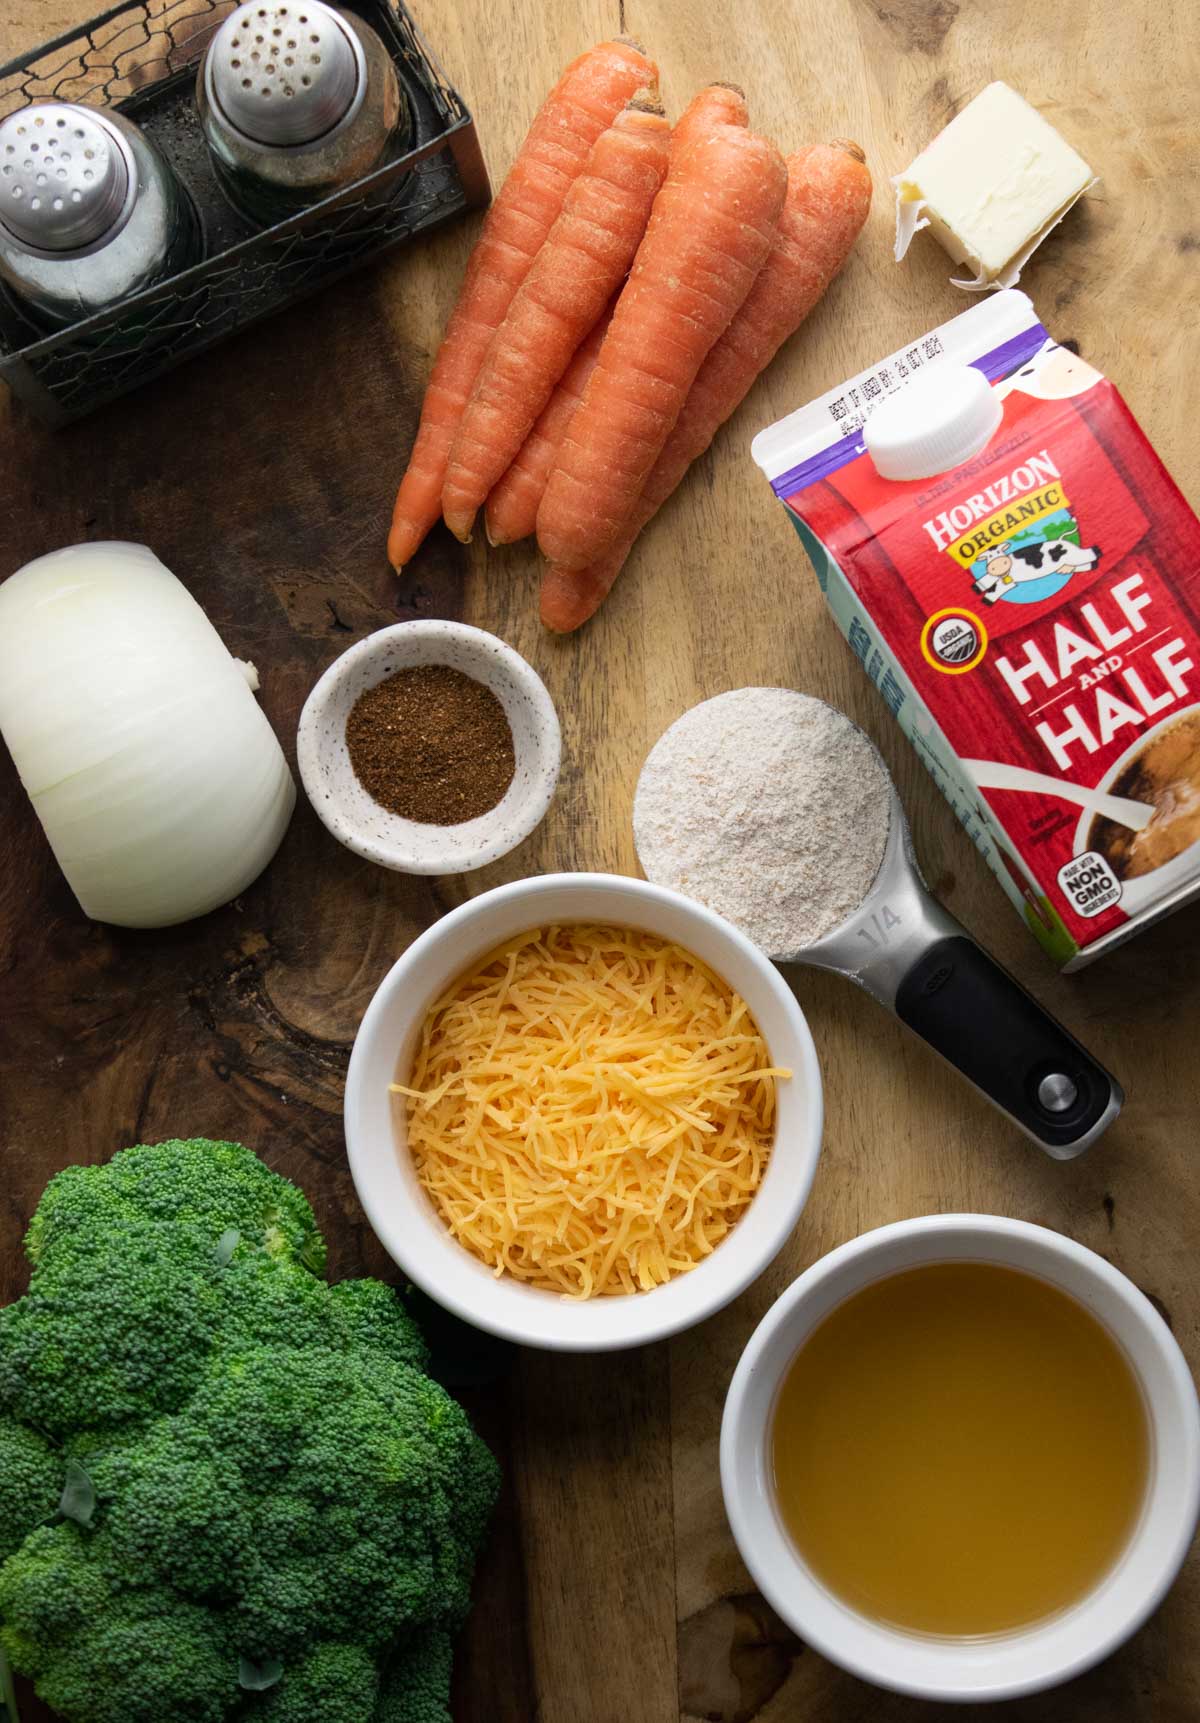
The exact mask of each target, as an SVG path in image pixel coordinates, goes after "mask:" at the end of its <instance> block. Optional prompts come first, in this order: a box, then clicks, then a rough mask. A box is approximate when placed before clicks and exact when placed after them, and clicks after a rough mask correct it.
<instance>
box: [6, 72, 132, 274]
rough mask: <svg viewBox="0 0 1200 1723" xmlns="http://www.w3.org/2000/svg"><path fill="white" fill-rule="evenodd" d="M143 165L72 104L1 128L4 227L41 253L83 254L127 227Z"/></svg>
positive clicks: (43, 109)
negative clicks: (79, 251) (88, 246)
mask: <svg viewBox="0 0 1200 1723" xmlns="http://www.w3.org/2000/svg"><path fill="white" fill-rule="evenodd" d="M136 190H137V163H136V162H135V161H134V158H133V154H132V152H131V151H130V149H129V146H128V145H127V144H126V142H125V139H124V138H123V137H122V136H121V134H120V132H119V131H117V129H116V127H115V126H110V125H109V124H108V122H107V121H106V120H105V119H104V118H103V117H102V116H101V115H99V114H97V113H96V112H95V111H94V110H93V109H91V108H83V107H78V106H76V105H75V104H74V103H71V102H35V103H34V104H33V105H32V106H31V107H28V108H21V109H19V110H18V111H17V112H16V113H15V114H10V115H9V116H8V118H7V119H6V120H4V121H3V122H0V221H2V222H3V224H4V226H5V227H6V228H8V230H9V232H10V233H11V234H12V235H13V236H14V238H16V239H18V240H19V241H20V242H21V243H22V244H23V245H27V246H29V247H31V248H32V249H33V250H35V251H54V252H58V251H77V250H78V249H79V248H80V247H82V246H86V245H94V244H95V242H96V241H97V240H99V239H103V238H104V237H105V236H106V235H113V234H115V233H116V232H118V231H119V230H120V228H121V227H122V226H123V225H124V222H125V219H126V218H127V217H128V214H129V211H130V209H131V208H132V205H133V194H134V193H135V192H136Z"/></svg>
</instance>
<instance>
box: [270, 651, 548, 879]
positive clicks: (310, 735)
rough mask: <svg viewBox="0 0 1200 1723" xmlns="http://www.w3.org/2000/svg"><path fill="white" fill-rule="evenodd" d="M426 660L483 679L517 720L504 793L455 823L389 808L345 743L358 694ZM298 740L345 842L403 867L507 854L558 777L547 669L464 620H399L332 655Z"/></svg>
mask: <svg viewBox="0 0 1200 1723" xmlns="http://www.w3.org/2000/svg"><path fill="white" fill-rule="evenodd" d="M420 664H448V665H450V666H451V667H452V668H453V669H455V670H461V671H462V672H463V674H464V675H465V676H471V677H473V678H474V679H475V681H476V682H482V683H483V685H484V687H485V688H490V689H491V691H492V693H493V694H494V695H495V696H496V698H497V699H498V700H499V702H500V704H501V705H502V706H503V708H504V715H505V717H506V718H507V719H508V722H509V725H510V727H511V729H512V734H513V745H514V748H515V750H516V757H517V769H516V771H515V772H514V774H513V781H512V783H511V784H510V785H509V787H508V789H507V791H506V792H505V795H504V797H503V799H502V800H501V801H500V802H498V803H497V804H496V806H495V807H494V808H492V809H490V810H489V811H488V812H487V813H486V814H480V816H479V818H478V819H474V820H464V821H463V823H462V824H461V825H457V826H434V825H425V824H423V823H421V822H419V821H417V820H406V819H403V818H402V817H401V816H400V815H399V814H389V813H388V811H387V809H386V808H381V807H380V805H379V803H378V802H377V801H375V800H374V798H373V797H371V796H369V795H368V794H367V792H366V790H364V789H363V787H362V785H361V784H360V783H359V781H358V779H357V778H356V777H355V775H354V768H353V767H352V766H351V764H350V755H349V753H348V751H347V748H346V720H347V718H348V717H349V716H350V711H351V708H352V707H353V705H354V702H355V701H356V700H357V699H358V697H359V695H360V694H362V693H365V691H366V690H367V689H368V688H374V687H375V685H376V683H379V682H382V681H383V680H384V679H385V678H386V677H388V676H391V675H392V674H393V673H394V672H395V671H397V670H408V669H412V668H414V667H415V666H416V665H420ZM296 747H297V756H298V763H299V766H300V777H301V780H302V781H303V784H304V788H305V791H306V792H307V795H308V799H309V801H310V802H311V803H312V805H313V807H314V808H315V809H316V810H317V813H318V814H319V816H320V818H321V820H322V822H323V823H324V824H325V825H326V826H327V827H328V828H329V830H330V831H331V832H332V833H333V835H334V837H335V838H337V839H338V841H339V842H340V843H343V844H345V845H346V847H347V849H352V850H354V852H355V853H356V854H357V855H360V856H365V857H366V858H367V860H368V861H373V862H378V863H379V865H380V866H381V867H390V868H395V869H396V870H397V872H399V873H428V874H441V873H470V872H471V871H472V869H474V868H480V867H486V866H487V864H488V863H489V862H494V861H496V860H498V859H499V857H500V856H502V855H507V854H508V852H509V850H511V849H515V848H516V846H517V845H518V844H519V843H520V842H521V841H522V839H524V838H527V837H528V836H529V834H530V832H531V831H532V830H533V829H534V827H535V826H536V825H537V824H538V822H539V820H541V818H542V816H543V815H544V814H545V812H546V809H547V808H548V807H549V806H550V799H551V797H552V796H553V795H554V786H555V785H556V784H557V782H558V765H559V759H560V756H561V753H562V737H561V734H560V732H559V727H558V714H557V713H556V712H555V710H554V703H553V701H552V700H551V699H550V696H549V694H548V693H547V692H546V689H545V686H544V684H543V682H542V680H541V678H540V677H539V676H538V674H537V673H536V671H535V670H533V668H532V667H531V666H530V665H529V664H527V663H526V662H525V660H524V659H523V658H522V657H521V655H520V653H518V652H514V651H513V649H512V647H511V646H506V645H505V644H504V642H503V640H498V639H497V638H496V636H495V635H494V634H485V633H484V631H483V629H482V628H468V627H467V625H466V624H465V623H462V622H398V623H396V624H395V625H394V626H393V627H391V628H381V629H380V630H379V631H378V633H376V634H369V635H368V636H367V638H366V639H365V640H360V641H359V642H358V645H357V646H352V647H350V649H349V651H348V652H343V653H342V655H341V657H340V658H336V659H335V660H334V661H333V663H332V664H331V665H330V666H329V668H328V670H326V672H325V674H324V675H323V676H322V677H321V679H320V681H319V682H318V683H317V684H316V686H315V687H314V688H313V691H312V693H311V694H310V695H309V697H308V699H307V700H306V701H305V702H304V710H303V711H302V712H301V714H300V730H299V734H298V736H297V742H296Z"/></svg>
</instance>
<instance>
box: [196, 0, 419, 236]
mask: <svg viewBox="0 0 1200 1723" xmlns="http://www.w3.org/2000/svg"><path fill="white" fill-rule="evenodd" d="M196 101H197V105H198V107H199V111H200V119H201V123H202V125H203V128H204V134H205V139H206V141H207V143H208V148H209V152H210V154H211V156H212V160H213V165H214V167H215V169H216V172H217V175H218V177H219V179H220V181H221V184H222V187H223V189H224V191H225V194H226V196H227V197H228V198H229V200H230V202H231V203H232V204H234V206H235V207H236V208H238V209H239V210H241V211H242V213H243V214H244V215H246V216H247V217H248V218H249V219H250V220H252V221H254V222H255V223H256V224H257V225H259V226H263V227H265V226H270V225H271V224H272V223H273V222H276V221H282V220H285V219H286V218H287V217H288V216H290V215H294V214H296V213H297V212H298V211H300V210H303V209H307V208H309V207H310V206H311V205H312V204H314V203H318V202H320V200H321V199H322V198H326V197H329V196H331V195H332V194H333V193H334V192H336V191H339V190H340V189H341V188H342V187H343V186H346V185H350V184H352V183H353V182H354V181H355V180H357V179H361V178H362V177H363V176H364V175H365V174H368V173H370V172H371V170H372V169H373V168H374V167H376V166H377V165H378V163H379V161H380V159H381V158H382V156H383V154H384V152H385V151H386V150H387V149H388V146H389V145H390V144H391V143H392V141H393V139H394V138H396V136H397V134H400V135H401V136H403V137H404V138H407V137H408V136H409V135H410V134H411V130H412V115H411V110H410V107H409V103H408V98H407V96H406V95H405V93H404V90H403V88H402V86H401V84H400V81H399V79H398V77H397V75H396V68H395V66H394V65H393V63H392V59H391V56H390V55H389V54H388V51H387V49H386V48H385V47H384V45H383V43H382V42H381V41H380V39H379V37H378V36H377V35H376V33H375V31H374V30H372V29H371V27H370V25H369V24H366V23H365V22H364V21H363V20H362V19H361V18H357V17H355V16H353V15H352V14H351V13H347V12H341V11H338V10H336V9H335V8H334V7H332V6H327V5H324V4H322V3H321V0H307V4H306V3H305V0H283V3H280V0H272V3H269V4H263V5H256V4H253V3H251V4H249V5H245V6H242V7H240V8H239V9H238V10H237V11H236V12H234V13H233V14H231V16H230V17H229V18H227V19H226V21H225V23H224V24H223V25H222V26H221V28H220V30H218V31H217V33H216V35H215V36H214V37H213V40H212V41H211V43H210V44H209V46H208V49H207V51H206V53H205V56H204V60H203V62H202V63H201V66H200V71H199V76H198V79H197V88H196Z"/></svg>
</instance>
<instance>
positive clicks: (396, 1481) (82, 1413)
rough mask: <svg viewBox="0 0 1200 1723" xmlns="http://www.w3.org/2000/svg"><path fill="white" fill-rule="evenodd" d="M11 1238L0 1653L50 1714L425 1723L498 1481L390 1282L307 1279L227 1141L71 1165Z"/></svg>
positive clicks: (2, 1419)
mask: <svg viewBox="0 0 1200 1723" xmlns="http://www.w3.org/2000/svg"><path fill="white" fill-rule="evenodd" d="M206 1157H209V1160H208V1162H207V1164H206ZM75 1174H77V1175H78V1176H74V1175H75ZM31 1235H32V1236H31V1240H30V1254H31V1257H32V1258H33V1260H34V1264H35V1266H34V1272H33V1277H32V1281H31V1284H30V1289H29V1292H28V1293H27V1294H26V1296H25V1297H24V1298H22V1299H20V1300H19V1301H18V1302H17V1303H16V1304H15V1305H12V1306H10V1307H9V1308H8V1309H6V1310H0V1650H2V1651H3V1652H4V1653H6V1654H7V1656H8V1657H9V1659H10V1660H11V1662H12V1665H13V1667H14V1668H15V1669H16V1670H17V1671H18V1672H19V1673H22V1674H24V1675H27V1676H29V1677H30V1678H31V1679H32V1680H34V1681H35V1683H36V1685H37V1689H38V1692H39V1694H40V1695H41V1697H42V1698H43V1699H44V1700H45V1701H46V1702H47V1703H48V1704H49V1705H50V1706H51V1707H53V1708H54V1709H55V1710H56V1711H58V1712H59V1713H60V1714H61V1715H62V1716H63V1717H64V1718H66V1719H67V1720H68V1723H166V1720H167V1719H168V1718H170V1719H171V1720H172V1723H300V1720H301V1719H305V1720H307V1719H309V1718H320V1719H321V1720H322V1723H446V1694H447V1692H448V1682H449V1667H450V1643H451V1641H450V1635H451V1634H452V1633H453V1631H454V1629H455V1628H456V1627H457V1625H458V1624H459V1622H460V1621H461V1620H462V1617H463V1616H464V1614H465V1612H466V1609H467V1607H468V1602H469V1590H470V1580H471V1573H472V1569H473V1566H474V1561H475V1555H476V1552H477V1550H478V1547H479V1545H480V1543H481V1541H482V1539H483V1536H484V1534H485V1530H486V1525H487V1520H488V1516H489V1514H490V1512H491V1508H492V1505H493V1502H494V1499H495V1494H496V1488H497V1479H498V1474H497V1468H496V1464H495V1461H494V1460H493V1458H492V1456H491V1454H490V1453H489V1452H488V1450H487V1449H486V1447H485V1446H484V1445H483V1443H482V1442H480V1441H479V1439H478V1438H477V1437H476V1436H475V1434H474V1432H473V1431H472V1429H471V1427H470V1424H469V1422H468V1420H467V1418H466V1415H465V1413H464V1412H463V1411H462V1409H461V1407H460V1406H459V1405H458V1403H457V1402H456V1401H455V1400H453V1399H452V1398H451V1397H450V1396H449V1395H448V1394H447V1393H446V1392H445V1390H444V1389H442V1388H441V1387H439V1386H438V1385H437V1384H436V1383H434V1382H433V1381H432V1380H430V1378H429V1377H428V1376H426V1375H425V1374H424V1369H423V1367H424V1364H425V1362H426V1351H425V1345H424V1341H423V1339H422V1337H421V1335H420V1332H419V1330H418V1329H417V1327H416V1325H415V1324H414V1323H413V1321H412V1319H411V1318H410V1316H409V1315H408V1313H407V1312H406V1310H405V1308H404V1306H403V1304H402V1303H401V1301H400V1300H399V1299H398V1297H397V1296H396V1294H395V1292H394V1291H393V1290H392V1288H390V1287H387V1286H385V1285H383V1284H382V1283H381V1282H378V1281H370V1280H363V1281H347V1282H342V1283H341V1284H340V1285H337V1286H333V1287H331V1286H329V1285H328V1284H327V1283H326V1282H325V1281H324V1280H322V1279H318V1278H317V1277H316V1275H315V1274H314V1273H313V1272H312V1268H311V1264H312V1263H313V1262H314V1261H317V1260H320V1258H321V1256H322V1254H323V1246H322V1245H321V1243H320V1239H319V1235H318V1234H317V1233H316V1228H315V1223H314V1222H313V1218H312V1213H311V1210H310V1209H309V1207H308V1204H307V1202H306V1201H305V1199H304V1198H303V1197H302V1196H301V1195H300V1193H299V1192H298V1191H295V1190H294V1189H293V1187H291V1186H290V1185H288V1184H287V1183H286V1181H284V1180H282V1179H279V1178H278V1177H277V1176H276V1175H275V1174H273V1173H270V1172H269V1171H268V1170H267V1169H266V1168H265V1167H262V1166H261V1164H260V1163H259V1162H257V1160H256V1159H255V1157H254V1156H253V1155H250V1154H249V1153H248V1151H246V1150H244V1149H240V1148H239V1147H238V1146H237V1145H236V1144H223V1143H217V1144H207V1143H205V1142H203V1141H202V1140H194V1141H190V1142H180V1143H175V1144H159V1145H157V1146H156V1147H153V1148H138V1149H130V1150H126V1151H125V1152H124V1153H123V1154H120V1155H117V1156H116V1157H115V1158H114V1160H113V1161H112V1162H111V1163H110V1165H109V1167H99V1168H86V1169H73V1173H72V1174H62V1175H60V1176H59V1177H58V1178H57V1179H55V1180H54V1181H52V1183H51V1185H50V1186H49V1187H48V1188H47V1191H46V1193H45V1196H44V1197H43V1201H42V1203H41V1205H40V1206H39V1209H38V1213H37V1217H35V1223H34V1226H33V1227H32V1228H31ZM81 1470H82V1473H83V1477H82V1502H83V1504H84V1505H83V1507H82V1508H81V1507H80V1505H79V1499H78V1495H77V1496H76V1497H72V1496H71V1491H70V1490H69V1491H68V1494H67V1495H63V1493H62V1492H63V1482H64V1476H66V1477H67V1478H68V1479H69V1480H70V1481H71V1490H77V1486H78V1485H79V1482H80V1480H79V1473H80V1471H81ZM60 1498H61V1502H62V1516H65V1515H71V1514H73V1515H74V1518H66V1517H62V1516H60V1515H59V1513H58V1508H59V1502H60ZM85 1521H86V1523H81V1522H85ZM5 1558H7V1559H5Z"/></svg>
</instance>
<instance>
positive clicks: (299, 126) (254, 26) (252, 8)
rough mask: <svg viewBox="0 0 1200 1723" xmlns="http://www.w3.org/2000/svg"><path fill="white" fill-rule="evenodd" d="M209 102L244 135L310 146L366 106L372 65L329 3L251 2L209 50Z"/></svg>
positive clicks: (314, 0)
mask: <svg viewBox="0 0 1200 1723" xmlns="http://www.w3.org/2000/svg"><path fill="white" fill-rule="evenodd" d="M204 75H205V79H206V81H207V84H208V95H209V99H210V100H211V102H212V103H213V106H214V107H216V108H218V109H219V110H220V111H221V112H222V113H223V114H224V116H225V118H226V120H227V121H228V122H229V124H230V125H231V126H233V127H234V128H235V129H236V130H237V131H239V132H241V133H242V134H243V135H244V136H245V137H248V138H252V139H253V140H254V141H255V142H256V143H261V144H267V145H270V146H273V147H275V148H286V147H287V146H289V145H295V144H308V143H312V142H314V141H315V140H316V139H317V138H321V137H324V136H325V134H326V133H327V132H330V131H332V130H333V128H334V127H335V126H337V125H339V124H341V122H342V121H343V120H345V119H346V118H347V117H348V115H349V114H350V112H351V111H352V110H353V109H355V108H356V107H357V106H358V104H359V103H360V102H361V100H362V95H363V90H364V88H365V85H366V65H365V62H364V60H363V52H362V47H361V45H360V43H359V41H358V38H357V37H356V36H355V34H354V32H353V31H352V30H351V29H349V28H348V27H347V25H346V24H345V23H344V22H343V21H342V19H341V18H340V17H339V15H338V13H337V12H335V11H334V9H333V7H332V6H326V5H324V4H322V0H282V3H280V0H250V4H249V5H246V6H239V8H238V9H237V11H236V12H234V13H232V14H231V15H230V16H229V17H228V18H227V19H226V20H225V22H224V24H222V26H221V28H220V29H219V30H218V31H217V34H216V35H215V36H214V37H213V40H212V42H211V44H210V46H209V49H208V55H207V58H206V61H205V73H204Z"/></svg>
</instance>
